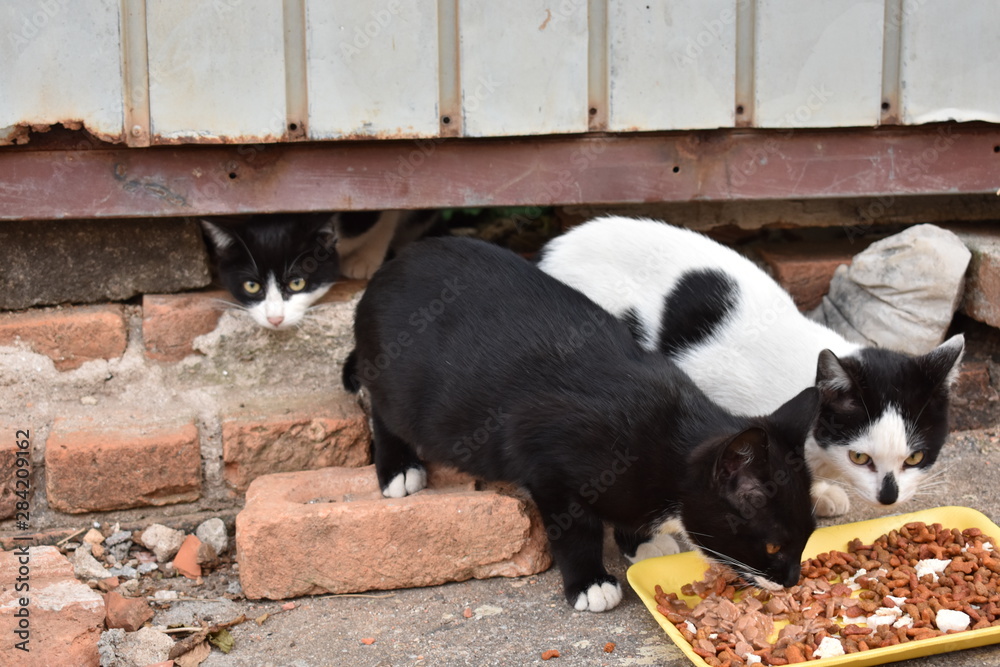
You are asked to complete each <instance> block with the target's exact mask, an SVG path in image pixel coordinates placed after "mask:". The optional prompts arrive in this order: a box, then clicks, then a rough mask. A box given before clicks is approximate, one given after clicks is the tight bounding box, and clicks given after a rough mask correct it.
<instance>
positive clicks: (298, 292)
mask: <svg viewBox="0 0 1000 667" xmlns="http://www.w3.org/2000/svg"><path fill="white" fill-rule="evenodd" d="M202 226H203V227H204V229H205V232H206V234H207V236H208V238H209V239H210V240H211V242H212V245H213V246H214V247H215V251H216V256H217V258H218V270H219V279H220V280H221V281H222V284H223V285H224V286H225V287H226V289H228V290H229V292H230V294H232V295H233V297H234V298H235V299H236V300H237V301H238V302H239V303H240V304H241V305H242V306H243V307H244V308H245V309H246V310H247V312H249V313H250V315H251V316H252V317H253V319H254V321H256V322H257V323H258V324H259V325H261V326H262V327H265V328H267V329H289V328H291V327H294V326H297V325H298V324H300V323H301V322H302V319H303V317H304V316H305V313H306V311H307V310H308V309H309V307H310V306H312V304H313V303H315V302H316V301H317V300H318V299H319V298H320V297H321V296H323V295H324V294H325V293H326V291H327V290H328V289H330V286H331V285H333V283H334V282H335V281H336V280H337V277H338V274H339V265H338V260H337V252H336V247H335V243H336V242H335V238H334V235H333V231H332V226H331V224H330V222H329V220H324V219H322V218H317V217H316V216H293V215H288V216H259V217H256V218H253V219H251V220H249V221H248V222H246V223H244V224H242V225H240V226H222V225H219V224H215V223H212V222H208V221H206V220H203V221H202Z"/></svg>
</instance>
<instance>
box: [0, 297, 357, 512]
mask: <svg viewBox="0 0 1000 667" xmlns="http://www.w3.org/2000/svg"><path fill="white" fill-rule="evenodd" d="M362 287H363V284H362V283H358V282H346V283H344V284H343V285H341V286H340V287H339V289H337V290H335V291H334V294H332V295H331V299H330V300H332V301H340V302H346V301H347V300H349V299H350V298H351V297H353V296H354V295H356V294H357V293H358V292H359V290H360V289H361V288H362ZM220 300H221V301H225V300H227V295H226V294H225V293H224V292H218V291H211V292H194V293H187V294H173V295H145V296H144V297H143V299H142V305H141V308H142V317H141V331H140V332H139V333H140V335H141V337H142V341H141V346H142V350H143V354H144V357H145V362H144V363H146V364H149V365H156V364H171V363H175V362H179V361H180V360H182V359H184V358H185V357H187V356H189V355H192V354H196V352H195V350H194V348H193V342H194V339H195V338H196V337H197V336H200V335H202V334H205V333H208V332H210V331H212V330H213V329H214V328H215V327H216V325H217V323H218V321H219V319H220V317H221V315H222V313H223V312H224V310H225V307H224V306H220ZM129 308H133V309H134V307H129V306H122V305H118V304H104V305H84V306H64V307H55V308H35V309H30V310H26V311H16V312H6V313H0V346H8V345H20V346H23V347H25V348H27V349H28V350H30V351H32V352H35V353H38V354H42V355H45V356H47V357H49V358H50V359H52V362H53V364H54V366H55V368H56V369H57V370H58V371H60V374H61V373H63V372H69V371H73V370H75V369H78V368H80V367H81V366H82V365H83V364H84V363H86V362H88V361H91V360H100V359H105V360H115V359H119V358H121V357H122V355H123V354H124V353H125V351H126V348H127V347H128V345H129V335H130V330H129V329H130V315H129V312H128V311H129ZM132 333H133V335H134V333H135V332H134V331H133V332H132ZM25 380H26V381H30V379H29V378H25ZM67 393H70V394H71V392H67ZM107 406H110V407H107ZM77 412H78V411H77ZM29 413H30V407H29ZM164 413H166V414H164ZM25 421H26V422H28V421H31V420H30V418H29V417H27V416H26V417H25ZM211 422H212V423H213V424H215V423H217V424H220V425H221V466H222V468H223V479H224V481H225V489H224V490H218V492H217V493H216V494H215V495H216V496H220V495H222V496H226V497H230V498H231V499H232V500H233V503H234V504H238V503H239V502H241V500H242V494H243V492H244V491H246V488H247V486H248V485H249V484H250V482H251V481H253V479H254V478H256V477H258V476H260V475H263V474H269V473H273V472H286V471H295V470H304V469H310V468H319V467H324V466H363V465H367V464H368V463H369V439H370V438H369V431H368V423H367V419H366V417H365V415H364V413H363V412H362V410H361V408H360V407H359V406H358V404H357V401H356V399H355V397H353V396H350V395H348V394H346V393H344V392H343V391H341V390H339V389H338V388H331V391H329V392H324V393H322V394H317V393H316V392H312V393H309V392H307V393H306V394H305V395H300V396H296V397H295V398H293V399H289V398H287V397H284V398H278V399H276V400H275V401H273V402H263V401H258V402H257V403H253V402H247V401H239V400H236V399H234V400H233V401H232V402H231V404H227V405H225V406H224V407H222V408H221V409H220V411H219V413H218V414H217V415H216V416H215V418H214V419H212V420H211ZM10 426H14V425H13V424H11V425H10ZM16 428H26V429H28V430H29V432H31V431H34V433H33V434H32V435H31V438H30V440H31V445H32V448H38V447H39V446H40V445H42V444H44V458H43V460H42V463H43V464H44V470H45V479H44V481H45V489H44V492H45V495H46V499H47V505H48V507H49V508H51V509H52V510H55V511H57V512H60V513H65V514H80V513H86V512H105V511H113V510H123V509H129V508H136V507H155V506H162V505H171V504H179V503H192V502H194V501H197V500H198V499H199V498H202V497H203V496H204V493H205V491H206V489H205V488H204V487H205V475H204V474H203V471H204V468H205V465H206V463H208V461H207V460H206V459H207V457H206V453H205V449H206V447H205V443H206V440H207V439H208V434H206V433H205V432H204V431H205V429H206V424H205V422H204V418H201V419H200V418H199V416H198V415H197V414H195V413H194V411H192V410H190V409H187V410H184V409H181V410H178V411H177V414H172V413H171V411H170V410H159V411H153V410H139V409H136V408H135V407H122V406H119V405H117V403H116V402H115V401H107V402H106V404H105V405H102V407H101V408H100V409H97V408H95V409H91V410H87V411H86V412H84V413H82V414H77V413H76V412H74V413H72V414H68V415H66V416H62V415H58V414H57V415H56V416H54V417H53V418H52V419H51V421H50V423H47V424H39V423H25V424H17V425H16ZM8 430H9V429H8ZM11 432H12V433H13V431H11ZM40 433H41V434H43V436H44V439H42V437H40V435H39V434H40ZM16 457H17V445H16V443H15V442H13V441H12V440H10V439H8V440H7V441H4V442H2V443H0V489H2V491H0V519H9V518H11V517H13V516H14V512H15V506H16V501H17V500H18V498H16V497H15V495H14V490H15V483H14V480H15V476H16V473H17V468H18V466H17V463H16ZM35 463H36V464H37V463H38V461H35ZM22 465H23V463H22ZM32 486H34V485H32ZM32 505H33V506H35V507H37V506H38V503H37V502H33V503H32ZM64 523H69V522H68V521H64Z"/></svg>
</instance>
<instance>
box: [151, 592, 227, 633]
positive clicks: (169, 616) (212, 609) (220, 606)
mask: <svg viewBox="0 0 1000 667" xmlns="http://www.w3.org/2000/svg"><path fill="white" fill-rule="evenodd" d="M239 615H240V607H239V605H237V604H236V603H235V602H233V601H232V600H226V599H224V598H222V599H218V600H180V601H178V602H174V603H173V604H171V605H170V606H169V607H168V608H167V609H165V610H163V611H160V612H157V614H156V616H155V617H154V618H153V621H154V623H155V624H156V625H160V626H167V627H170V626H177V625H181V626H185V627H191V626H197V625H200V621H205V622H207V623H208V624H209V625H211V624H212V623H221V622H224V621H231V620H233V619H234V618H236V617H237V616H239Z"/></svg>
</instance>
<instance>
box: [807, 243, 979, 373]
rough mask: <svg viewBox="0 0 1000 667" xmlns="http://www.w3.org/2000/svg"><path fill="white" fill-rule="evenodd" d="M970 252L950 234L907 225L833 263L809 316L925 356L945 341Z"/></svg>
mask: <svg viewBox="0 0 1000 667" xmlns="http://www.w3.org/2000/svg"><path fill="white" fill-rule="evenodd" d="M970 257H971V253H970V252H969V250H968V249H967V248H966V247H965V245H964V244H963V243H962V241H961V240H960V239H959V238H958V236H956V235H955V234H953V233H952V232H949V231H947V230H945V229H941V228H940V227H935V226H934V225H916V226H914V227H910V228H909V229H907V230H905V231H903V232H900V233H899V234H895V235H893V236H890V237H888V238H885V239H882V240H881V241H876V242H875V243H873V244H872V245H870V246H869V247H868V248H867V249H866V250H864V251H862V252H861V253H859V254H858V255H857V256H855V257H854V260H853V262H852V263H851V265H850V266H840V267H838V268H837V270H836V272H835V273H834V275H833V280H832V281H831V282H830V291H829V293H827V295H826V296H825V297H823V303H822V304H821V305H820V306H819V307H818V308H817V309H816V310H814V311H812V313H810V317H812V318H813V319H815V320H817V321H819V322H821V323H823V324H825V325H826V326H828V327H830V328H831V329H833V330H834V331H837V332H838V333H840V334H841V335H842V336H844V337H845V338H847V339H849V340H853V341H855V342H857V343H860V344H862V345H874V346H878V347H884V348H889V349H892V350H898V351H901V352H908V353H910V354H925V353H927V352H929V351H930V350H932V349H933V348H934V347H935V346H937V345H938V344H939V343H941V341H942V340H944V335H945V332H946V331H947V329H948V326H949V325H950V324H951V320H952V317H953V316H954V314H955V310H956V309H957V308H958V305H959V303H960V302H961V300H962V293H963V288H964V279H965V270H966V267H968V265H969V258H970Z"/></svg>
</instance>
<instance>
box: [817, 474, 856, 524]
mask: <svg viewBox="0 0 1000 667" xmlns="http://www.w3.org/2000/svg"><path fill="white" fill-rule="evenodd" d="M812 497H813V507H815V508H816V516H840V515H841V514H846V513H847V510H849V509H851V501H850V499H849V498H848V497H847V492H846V491H844V490H843V489H842V488H840V486H838V485H837V484H831V483H830V482H816V483H815V484H813V487H812Z"/></svg>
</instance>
